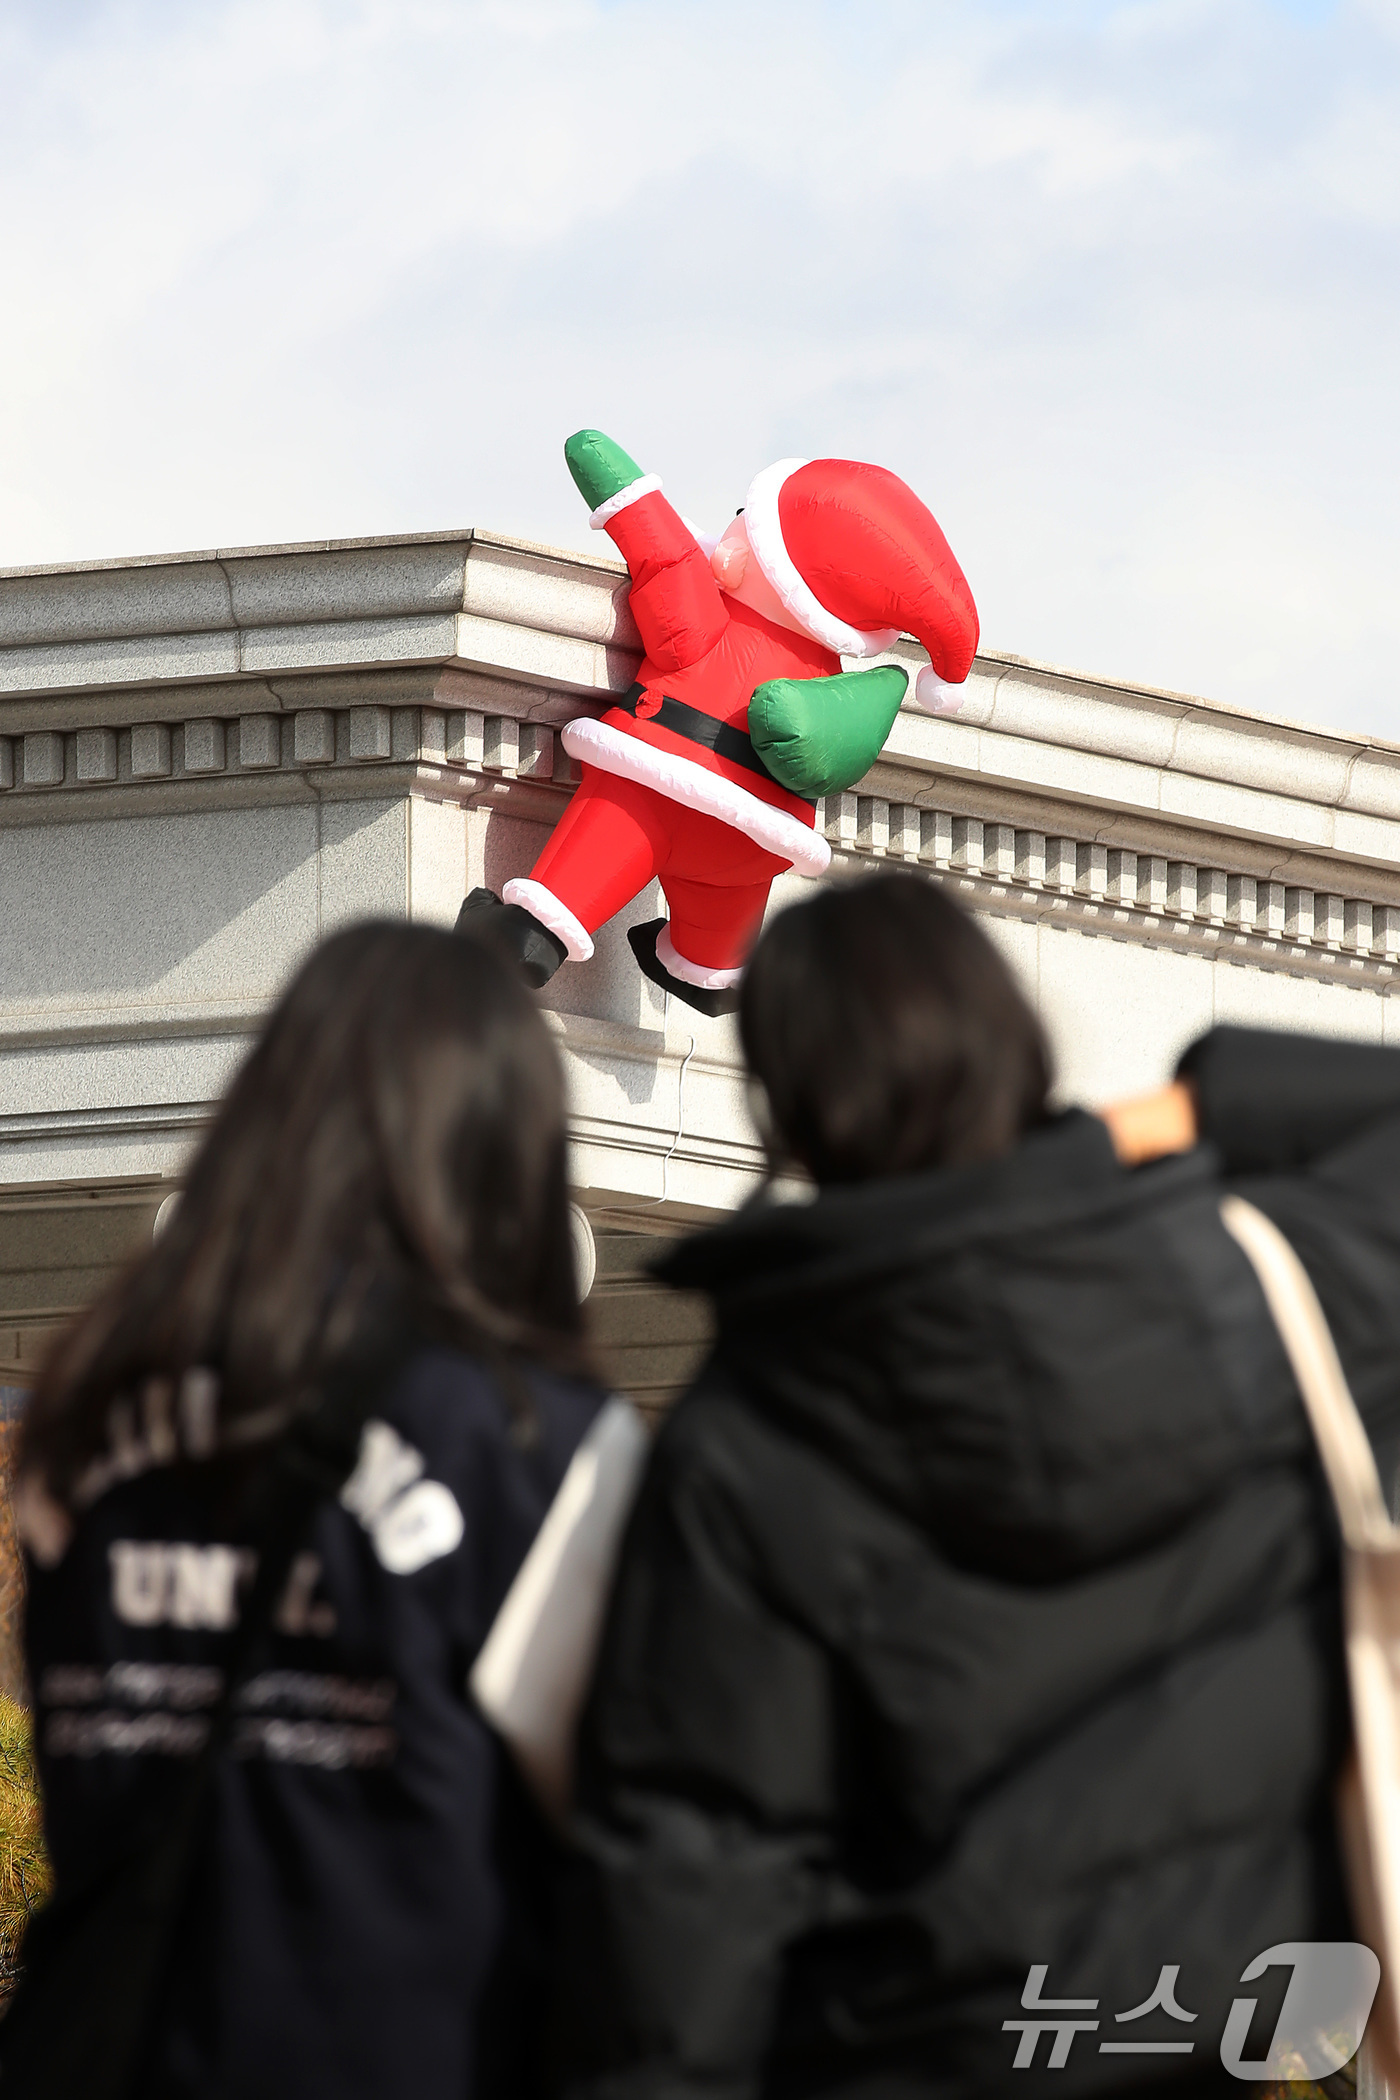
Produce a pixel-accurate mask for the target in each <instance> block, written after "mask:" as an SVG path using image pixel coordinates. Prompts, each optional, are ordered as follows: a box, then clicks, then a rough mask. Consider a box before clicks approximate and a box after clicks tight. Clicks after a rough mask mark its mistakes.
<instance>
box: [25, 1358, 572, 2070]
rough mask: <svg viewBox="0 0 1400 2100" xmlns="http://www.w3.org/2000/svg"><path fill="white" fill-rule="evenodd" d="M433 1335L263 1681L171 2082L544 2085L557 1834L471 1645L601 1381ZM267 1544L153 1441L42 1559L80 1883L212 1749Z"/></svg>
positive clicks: (214, 1846)
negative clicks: (53, 1555)
mask: <svg viewBox="0 0 1400 2100" xmlns="http://www.w3.org/2000/svg"><path fill="white" fill-rule="evenodd" d="M529 1386H530V1393H531V1398H532V1405H533V1411H534V1418H535V1421H534V1429H535V1434H534V1438H533V1441H530V1442H528V1443H523V1442H522V1440H521V1439H520V1438H519V1436H518V1435H514V1434H512V1427H511V1418H510V1415H509V1411H508V1409H507V1405H506V1402H505V1400H504V1399H503V1397H502V1394H501V1392H500V1390H499V1388H498V1386H497V1385H496V1383H495V1382H494V1380H493V1379H492V1378H491V1377H490V1376H489V1375H488V1374H487V1373H486V1372H485V1371H484V1370H483V1369H482V1367H481V1366H480V1365H479V1364H477V1363H475V1362H473V1361H470V1360H469V1359H467V1358H465V1357H463V1356H460V1355H457V1354H454V1353H451V1352H450V1351H448V1350H445V1349H441V1348H437V1347H434V1348H432V1349H428V1350H425V1351H424V1352H423V1353H421V1354H418V1355H417V1356H415V1357H413V1358H412V1360H411V1361H410V1362H409V1363H408V1364H407V1366H406V1367H405V1368H404V1370H403V1371H402V1372H401V1374H400V1375H399V1376H398V1378H397V1379H396V1381H395V1382H394V1383H393V1385H392V1387H391V1389H390V1390H389V1391H388V1392H387V1393H386V1395H385V1396H384V1399H383V1401H382V1404H381V1405H379V1406H378V1407H376V1409H375V1411H374V1412H375V1418H374V1419H373V1420H372V1421H371V1422H370V1424H369V1425H368V1428H367V1430H366V1433H365V1437H364V1440H363V1443H362V1446H361V1459H360V1463H359V1466H358V1467H357V1469H356V1472H355V1473H354V1475H353V1476H352V1478H351V1480H350V1481H349V1482H348V1483H347V1486H346V1489H345V1491H344V1493H343V1494H342V1496H341V1500H340V1503H339V1504H336V1503H329V1502H328V1503H326V1504H324V1505H323V1507H322V1508H321V1510H320V1512H319V1513H318V1515H317V1517H316V1519H315V1522H314V1528H313V1530H312V1532H311V1533H310V1535H309V1536H308V1540H307V1547H306V1551H305V1553H304V1554H303V1555H302V1556H301V1558H300V1560H299V1561H298V1562H297V1564H296V1566H295V1567H294V1569H293V1574H292V1579H291V1581H290V1582H289V1584H288V1586H287V1590H286V1592H285V1594H284V1598H283V1601H282V1605H281V1608H280V1613H279V1619H280V1623H279V1628H278V1631H277V1633H276V1635H275V1637H274V1640H273V1643H272V1647H271V1651H270V1653H269V1654H268V1655H267V1657H266V1660H265V1663H264V1665H263V1666H262V1667H261V1668H260V1669H259V1670H258V1673H257V1675H256V1676H255V1677H254V1678H253V1680H252V1681H251V1682H250V1683H249V1684H248V1686H247V1687H246V1689H245V1692H244V1695H243V1698H242V1702H241V1707H240V1714H239V1720H238V1725H237V1736H236V1740H235V1745H234V1754H233V1755H232V1756H230V1757H229V1758H226V1759H225V1760H224V1762H223V1766H222V1769H221V1771H220V1773H219V1776H218V1782H217V1798H216V1802H215V1809H214V1815H213V1822H212V1828H211V1830H210V1833H209V1839H208V1846H207V1851H206V1856H205V1858H204V1860H203V1862H202V1867H201V1871H200V1874H199V1878H198V1884H197V1887H196V1890H195V1894H194V1899H193V1902H192V1905H191V1908H190V1914H189V1916H188V1917H187V1918H186V1920H185V1921H184V1925H183V1927H182V1933H181V1945H180V1953H179V1960H178V1963H177V1971H176V1975H175V1977H174V1978H173V1980H172V1986H171V1990H170V1994H169V1998H170V2002H169V2004H168V2006H167V2009H166V2012H165V2015H164V2017H163V2018H162V2020H161V2022H160V2030H159V2033H158V2035H157V2037H156V2042H155V2047H154V2053H153V2060H152V2062H151V2065H150V2070H149V2074H148V2077H147V2078H146V2080H145V2081H144V2083H143V2092H144V2093H145V2094H147V2095H148V2096H149V2100H177V2096H178V2100H216V2096H217V2100H248V2096H250V2095H253V2094H256V2095H258V2100H281V2096H283V2095H285V2096H286V2100H360V2096H363V2100H394V2096H402V2100H466V2096H468V2095H472V2094H474V2093H475V2094H478V2095H494V2094H496V2093H501V2094H506V2093H509V2094H510V2095H511V2100H516V2096H517V2095H518V2094H521V2093H522V2092H526V2091H528V2090H529V2080H530V2077H531V2076H532V2075H533V2074H532V2072H531V2070H530V2068H529V2066H528V2065H526V2064H525V2063H524V2062H523V2061H522V2058H521V2055H520V2049H521V2045H522V2043H525V2044H528V2042H529V2039H530V2036H531V2034H532V2033H536V2032H538V2020H537V2018H536V2017H535V2012H534V2005H533V2004H532V2003H530V2002H527V2001H530V2000H533V2001H535V2003H537V2002H538V1996H539V1989H540V1980H539V1975H538V1946H537V1945H536V1944H535V1943H534V1936H535V1934H536V1933H537V1930H538V1923H539V1921H538V1918H537V1916H536V1914H535V1913H536V1907H537V1905H536V1899H537V1897H538V1895H539V1894H540V1890H539V1888H538V1887H537V1883H538V1882H539V1881H540V1879H541V1877H542V1876H544V1878H546V1879H547V1872H546V1869H547V1864H548V1861H547V1840H546V1839H545V1837H544V1834H543V1832H542V1830H541V1829H540V1827H539V1825H538V1823H537V1822H536V1821H535V1819H534V1817H533V1815H532V1813H531V1811H530V1810H529V1809H528V1807H527V1806H526V1804H525V1802H524V1801H523V1798H522V1797H521V1796H520V1795H519V1793H518V1791H517V1789H516V1787H515V1783H514V1781H513V1780H512V1778H511V1776H510V1774H509V1772H508V1771H507V1770H506V1767H505V1760H504V1758H503V1756H502V1755H501V1753H500V1751H499V1749H498V1746H497V1745H496V1743H495V1741H494V1739H493V1738H492V1736H491V1735H490V1733H489V1732H488V1730H487V1728H486V1727H485V1725H484V1724H483V1722H482V1721H481V1720H480V1718H479V1717H478V1715H477V1714H476V1712H475V1711H474V1709H473V1707H472V1705H471V1703H470V1700H469V1697H468V1693H467V1682H466V1680H467V1673H468V1671H469V1669H470V1667H471V1664H472V1661H473V1659H474V1657H475V1655H476V1652H477V1650H478V1648H479V1646H480V1644H481V1642H482V1640H483V1638H484V1636H485V1634H486V1632H487V1630H488V1629H489V1627H490V1624H491V1621H492V1619H493V1617H494V1615H495V1613H496V1611H497V1609H498V1607H499V1605H500V1604H501V1601H502V1599H503V1598H504V1596H505V1593H506V1591H507V1589H508V1588H509V1586H510V1583H511V1581H512V1579H513V1577H514V1575H515V1573H516V1570H517V1569H518V1567H519V1565H520V1563H521V1561H522V1559H523V1558H524V1556H525V1553H526V1551H527V1550H528V1548H529V1545H530V1542H531V1540H532V1539H533V1537H534V1535H535V1532H536V1530H537V1528H538V1526H539V1523H540V1520H541V1518H542V1517H543V1515H544V1513H545V1511H546V1509H547V1508H548V1506H549V1503H550V1501H551V1500H552V1498H553V1495H554V1493H555V1490H556V1488H557V1487H558V1485H559V1482H560V1480H561V1479H562V1477H563V1474H564V1472H565V1470H566V1468H567V1466H568V1463H569V1460H570V1458H571V1456H572V1454H573V1451H574V1448H575V1446H576V1444H577V1443H578V1441H579V1439H580V1437H581V1436H582V1434H583V1432H584V1430H585V1429H586V1427H587V1425H588V1423H589V1421H590V1419H591V1417H592V1415H593V1413H594V1411H595V1409H596V1407H597V1404H598V1402H597V1395H596V1394H594V1393H593V1392H591V1391H588V1390H585V1389H584V1388H581V1387H577V1386H571V1385H567V1384H565V1383H562V1382H560V1381H557V1380H553V1379H549V1378H545V1377H542V1376H532V1378H531V1379H530V1381H529ZM246 1580H247V1572H246V1565H245V1566H243V1567H240V1565H239V1549H238V1548H236V1547H235V1546H233V1545H232V1544H231V1543H230V1537H229V1530H228V1527H227V1525H226V1523H225V1522H224V1521H223V1519H222V1516H221V1495H220V1492H219V1482H218V1475H217V1471H216V1469H215V1468H213V1467H211V1466H209V1465H203V1466H200V1465H193V1464H187V1463H174V1464H168V1465H163V1466H155V1467H152V1468H150V1469H149V1470H147V1471H145V1472H143V1473H141V1474H140V1475H139V1476H137V1477H135V1478H133V1479H130V1480H128V1481H126V1482H125V1483H123V1484H122V1485H120V1486H118V1487H116V1488H113V1489H112V1490H111V1491H109V1492H108V1493H107V1494H106V1495H105V1496H103V1498H102V1499H101V1500H100V1501H99V1502H98V1503H97V1504H96V1505H95V1506H94V1507H93V1509H92V1510H91V1511H90V1513H89V1514H88V1515H87V1517H86V1518H85V1520H84V1521H83V1523H82V1525H81V1526H80V1528H79V1531H78V1533H77V1536H76V1538H75V1539H74V1541H73V1543H72V1545H71V1546H70V1548H69V1550H68V1552H67V1553H66V1555H65V1556H64V1558H63V1560H62V1561H61V1562H60V1563H59V1565H58V1566H57V1567H55V1568H53V1569H51V1570H47V1571H46V1570H44V1569H41V1568H37V1567H36V1568H31V1570H30V1591H29V1611H28V1647H29V1667H30V1671H31V1676H32V1682H33V1686H34V1692H35V1698H36V1728H37V1745H38V1757H39V1764H40V1770H41V1773H42V1779H43V1788H44V1800H45V1832H46V1836H47V1840H48V1844H49V1847H50V1851H51V1854H52V1858H53V1862H54V1867H55V1871H56V1874H57V1877H58V1882H59V1885H60V1887H61V1886H62V1884H63V1881H64V1879H65V1877H66V1876H68V1875H70V1874H73V1875H81V1874H82V1873H83V1870H84V1865H85V1862H87V1861H88V1860H90V1859H91V1858H92V1857H93V1856H94V1855H95V1854H96V1853H97V1852H99V1851H100V1850H101V1849H102V1848H103V1847H104V1846H105V1845H106V1844H107V1843H108V1842H109V1841H110V1838H111V1836H112V1834H113V1832H114V1831H118V1830H120V1829H121V1828H122V1827H123V1826H124V1825H126V1824H128V1823H129V1822H130V1820H131V1819H133V1818H135V1817H138V1816H140V1815H141V1814H142V1813H143V1811H144V1809H145V1807H146V1805H147V1804H148V1803H150V1802H151V1801H153V1800H158V1799H161V1798H165V1799H169V1798H170V1797H171V1794H172V1787H171V1780H172V1777H173V1776H174V1775H175V1773H176V1771H177V1769H178V1768H179V1767H180V1766H181V1764H182V1763H183V1762H184V1761H186V1760H188V1759H189V1758H190V1757H191V1756H192V1755H193V1754H194V1753H195V1751H196V1750H197V1749H198V1747H199V1744H200V1742H201V1740H202V1735H203V1730H204V1725H205V1724H204V1716H205V1714H206V1713H207V1711H208V1708H209V1707H210V1706H211V1705H212V1704H213V1703H214V1701H215V1700H216V1698H217V1696H218V1691H219V1687H220V1683H221V1661H222V1657H223V1655H224V1653H225V1651H226V1648H227V1646H228V1642H229V1639H230V1632H229V1629H230V1627H231V1626H232V1624H233V1623H234V1614H235V1612H236V1610H237V1601H236V1600H237V1598H238V1596H239V1594H240V1591H241V1588H242V1586H243V1585H244V1584H245V1583H246Z"/></svg>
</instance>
